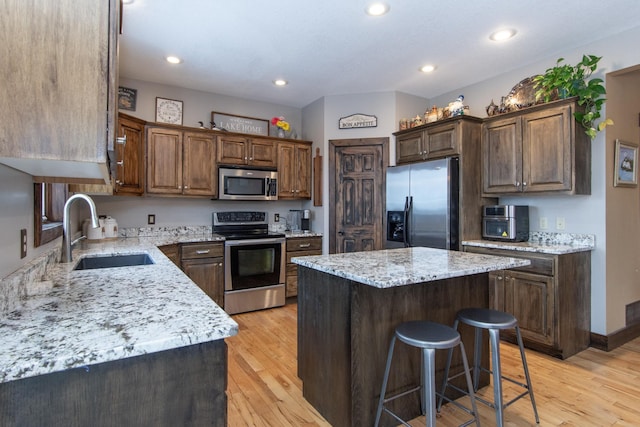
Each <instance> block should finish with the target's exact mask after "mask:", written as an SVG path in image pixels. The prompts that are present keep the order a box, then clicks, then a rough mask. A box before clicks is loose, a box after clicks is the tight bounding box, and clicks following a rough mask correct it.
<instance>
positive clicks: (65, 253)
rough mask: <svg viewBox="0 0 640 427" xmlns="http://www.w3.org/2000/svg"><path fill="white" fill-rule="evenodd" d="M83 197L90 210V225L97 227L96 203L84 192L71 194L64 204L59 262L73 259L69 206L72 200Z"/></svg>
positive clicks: (98, 224)
mask: <svg viewBox="0 0 640 427" xmlns="http://www.w3.org/2000/svg"><path fill="white" fill-rule="evenodd" d="M77 199H83V200H85V201H86V202H87V203H88V204H89V209H90V210H91V226H92V227H93V228H98V227H99V226H100V223H99V222H98V214H97V213H96V205H95V204H94V203H93V200H92V199H91V197H89V196H87V195H86V194H74V195H73V196H71V197H69V198H68V199H67V202H66V203H65V204H64V214H63V216H62V257H61V259H60V262H71V261H73V259H72V257H71V236H70V231H69V207H70V206H71V203H73V201H74V200H77Z"/></svg>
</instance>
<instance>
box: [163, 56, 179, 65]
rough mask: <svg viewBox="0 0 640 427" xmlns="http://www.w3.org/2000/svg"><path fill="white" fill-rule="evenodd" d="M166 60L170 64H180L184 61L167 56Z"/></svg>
mask: <svg viewBox="0 0 640 427" xmlns="http://www.w3.org/2000/svg"><path fill="white" fill-rule="evenodd" d="M166 59H167V62H168V63H170V64H179V63H181V62H182V60H181V59H180V58H178V57H177V56H167V58H166Z"/></svg>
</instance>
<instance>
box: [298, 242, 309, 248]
mask: <svg viewBox="0 0 640 427" xmlns="http://www.w3.org/2000/svg"><path fill="white" fill-rule="evenodd" d="M309 246H311V243H300V244H299V245H298V247H300V248H308V247H309Z"/></svg>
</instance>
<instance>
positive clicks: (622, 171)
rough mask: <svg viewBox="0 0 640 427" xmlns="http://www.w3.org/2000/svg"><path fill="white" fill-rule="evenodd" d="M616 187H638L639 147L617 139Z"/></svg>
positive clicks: (614, 182)
mask: <svg viewBox="0 0 640 427" xmlns="http://www.w3.org/2000/svg"><path fill="white" fill-rule="evenodd" d="M614 157H615V172H614V176H613V185H614V186H615V187H636V186H637V185H638V145H637V144H634V143H632V142H624V141H621V140H619V139H616V151H615V156H614Z"/></svg>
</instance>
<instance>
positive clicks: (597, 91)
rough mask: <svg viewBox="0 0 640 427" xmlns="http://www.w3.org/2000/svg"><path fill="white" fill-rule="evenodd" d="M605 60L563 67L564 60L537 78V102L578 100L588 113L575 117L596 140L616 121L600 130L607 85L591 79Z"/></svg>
mask: <svg viewBox="0 0 640 427" xmlns="http://www.w3.org/2000/svg"><path fill="white" fill-rule="evenodd" d="M600 59H602V57H601V56H595V55H583V56H582V61H580V62H578V63H577V64H576V65H569V64H563V61H564V58H560V59H558V61H556V65H555V66H553V67H551V68H548V69H547V70H546V71H545V73H544V74H540V75H538V76H535V77H534V78H533V80H534V82H535V84H536V89H537V90H536V100H540V99H542V100H543V101H544V102H549V101H553V100H555V99H564V98H570V97H573V96H577V97H578V105H581V106H582V107H584V111H577V112H575V113H574V116H575V118H576V120H577V121H578V122H579V123H580V124H581V125H582V126H583V127H584V129H585V132H586V134H587V135H589V137H591V138H592V139H593V138H595V136H596V134H597V133H598V132H599V131H601V130H603V129H604V128H605V127H606V126H607V125H612V124H613V120H611V119H604V120H602V121H601V122H600V123H598V125H597V126H596V125H595V123H596V121H597V120H598V119H599V118H600V110H601V109H602V104H604V102H605V100H606V99H605V98H604V96H605V95H606V90H605V88H604V85H603V83H604V81H603V80H602V79H599V78H593V79H589V77H590V76H591V74H592V73H593V72H594V71H595V70H596V68H597V67H598V62H599V61H600Z"/></svg>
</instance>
